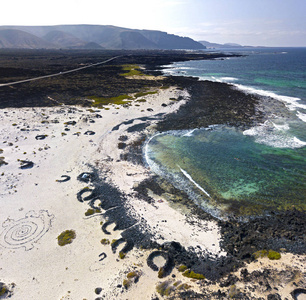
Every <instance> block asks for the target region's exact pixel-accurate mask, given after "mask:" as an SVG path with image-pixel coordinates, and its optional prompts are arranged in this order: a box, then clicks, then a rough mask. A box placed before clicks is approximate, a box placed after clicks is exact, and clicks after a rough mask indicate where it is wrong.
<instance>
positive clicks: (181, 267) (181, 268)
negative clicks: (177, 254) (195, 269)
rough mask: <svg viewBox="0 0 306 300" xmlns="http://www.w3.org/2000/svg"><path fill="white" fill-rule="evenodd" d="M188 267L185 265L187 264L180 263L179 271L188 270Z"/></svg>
mask: <svg viewBox="0 0 306 300" xmlns="http://www.w3.org/2000/svg"><path fill="white" fill-rule="evenodd" d="M187 269H188V268H187V266H185V265H180V266H179V267H178V271H179V272H184V271H186V270H187Z"/></svg>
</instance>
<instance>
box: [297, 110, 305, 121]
mask: <svg viewBox="0 0 306 300" xmlns="http://www.w3.org/2000/svg"><path fill="white" fill-rule="evenodd" d="M296 115H297V117H298V118H299V119H300V120H302V121H303V122H306V114H304V113H301V112H300V111H298V112H297V114H296Z"/></svg>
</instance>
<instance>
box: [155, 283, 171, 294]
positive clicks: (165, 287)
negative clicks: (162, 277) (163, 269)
mask: <svg viewBox="0 0 306 300" xmlns="http://www.w3.org/2000/svg"><path fill="white" fill-rule="evenodd" d="M173 290H174V288H173V287H172V286H171V285H170V284H169V282H168V281H164V282H161V283H160V284H158V285H157V286H156V291H157V293H159V294H160V295H161V296H169V295H170V294H171V292H172V291H173Z"/></svg>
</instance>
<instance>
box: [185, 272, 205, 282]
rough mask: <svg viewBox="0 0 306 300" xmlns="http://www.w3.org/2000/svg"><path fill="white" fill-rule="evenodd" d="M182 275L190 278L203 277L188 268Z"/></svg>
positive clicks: (203, 277)
mask: <svg viewBox="0 0 306 300" xmlns="http://www.w3.org/2000/svg"><path fill="white" fill-rule="evenodd" d="M182 275H183V276H185V277H187V278H192V279H198V280H201V279H205V276H204V275H202V274H199V273H195V272H193V271H190V270H186V271H185V272H184V273H183V274H182Z"/></svg>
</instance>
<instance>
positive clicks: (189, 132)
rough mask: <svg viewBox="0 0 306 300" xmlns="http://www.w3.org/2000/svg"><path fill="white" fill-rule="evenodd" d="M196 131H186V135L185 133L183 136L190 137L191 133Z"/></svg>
mask: <svg viewBox="0 0 306 300" xmlns="http://www.w3.org/2000/svg"><path fill="white" fill-rule="evenodd" d="M195 130H196V129H192V130H190V131H188V132H187V133H185V134H184V135H183V136H192V135H193V132H194V131H195Z"/></svg>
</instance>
